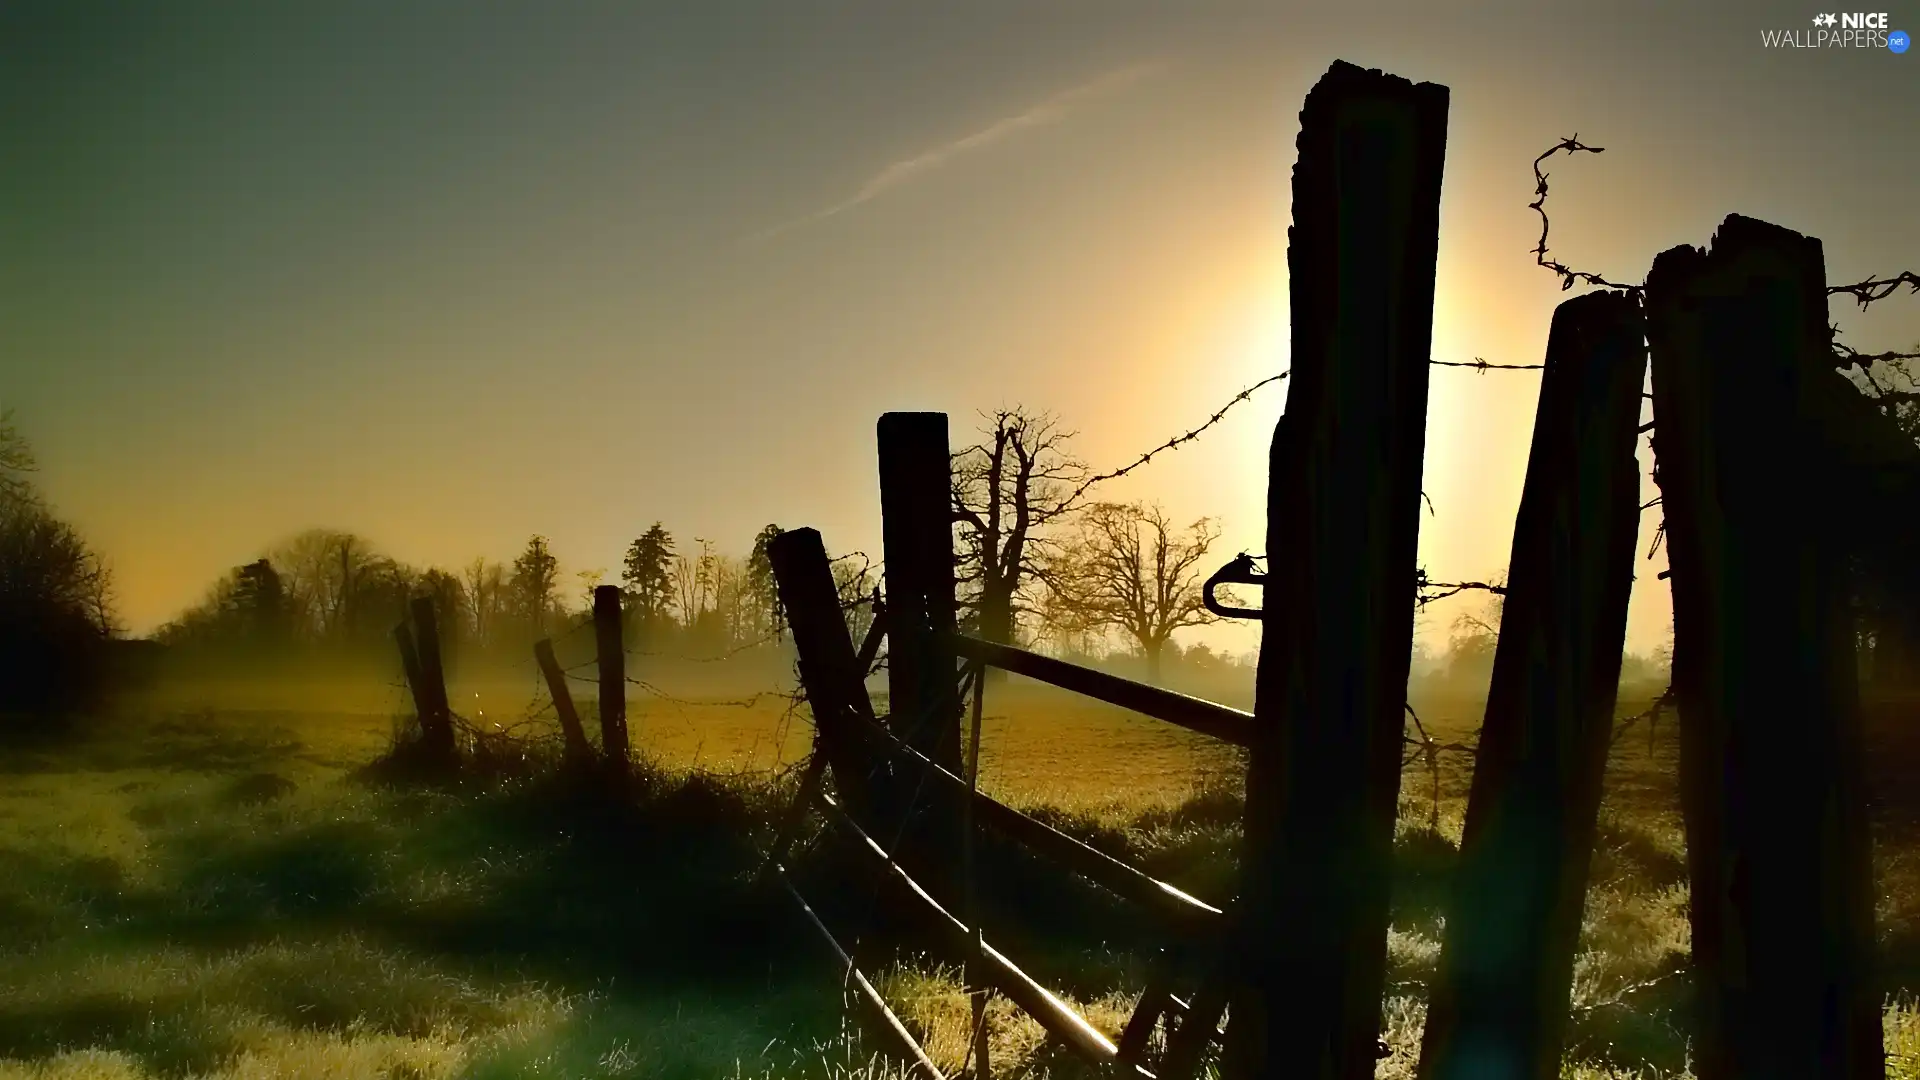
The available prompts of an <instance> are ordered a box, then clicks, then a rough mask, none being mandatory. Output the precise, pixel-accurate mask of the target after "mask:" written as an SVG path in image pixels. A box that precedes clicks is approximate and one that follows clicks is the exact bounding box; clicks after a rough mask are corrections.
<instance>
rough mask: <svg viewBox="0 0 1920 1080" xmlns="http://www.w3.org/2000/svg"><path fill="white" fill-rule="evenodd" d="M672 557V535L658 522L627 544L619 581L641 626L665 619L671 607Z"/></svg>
mask: <svg viewBox="0 0 1920 1080" xmlns="http://www.w3.org/2000/svg"><path fill="white" fill-rule="evenodd" d="M673 560H674V550H673V536H672V535H671V534H669V533H668V532H667V530H666V529H664V528H662V527H661V526H660V523H659V522H657V521H656V522H654V523H653V527H652V528H650V529H648V530H647V531H646V532H645V533H643V534H641V535H640V537H639V538H637V539H636V540H634V542H633V543H631V544H628V545H627V554H626V558H625V560H624V561H623V563H622V567H621V571H620V581H621V585H622V587H623V588H625V590H626V594H627V598H628V600H629V602H630V604H631V606H632V609H633V613H634V618H635V620H636V621H637V623H638V624H639V625H640V626H642V627H648V626H657V625H658V624H660V623H663V622H665V621H666V619H667V614H668V612H669V611H670V610H671V609H672V607H673V592H674V589H673Z"/></svg>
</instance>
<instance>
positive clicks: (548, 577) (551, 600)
mask: <svg viewBox="0 0 1920 1080" xmlns="http://www.w3.org/2000/svg"><path fill="white" fill-rule="evenodd" d="M559 579H560V560H559V559H556V558H554V557H553V552H551V551H550V550H548V548H547V538H546V537H544V536H540V535H538V534H536V535H534V536H532V537H530V538H529V539H528V540H527V547H526V550H524V551H522V552H521V553H520V557H519V558H517V559H515V560H513V577H512V578H511V579H509V581H508V583H507V594H508V596H510V597H511V598H512V601H511V602H512V610H513V613H514V614H515V615H516V616H518V617H519V618H520V620H521V622H522V623H523V624H524V625H525V626H526V627H527V629H528V631H529V632H530V633H531V634H532V635H533V636H534V637H540V636H542V635H543V634H545V633H546V631H547V624H548V621H549V620H550V619H551V617H552V615H553V611H554V607H555V605H556V603H557V602H558V599H559V598H558V596H557V595H556V593H555V590H556V589H557V587H558V585H559Z"/></svg>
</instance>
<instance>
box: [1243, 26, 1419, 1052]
mask: <svg viewBox="0 0 1920 1080" xmlns="http://www.w3.org/2000/svg"><path fill="white" fill-rule="evenodd" d="M1447 93H1448V92H1447V88H1446V87H1444V86H1437V85H1434V84H1431V83H1421V84H1419V85H1417V86H1416V85H1414V84H1413V83H1410V82H1408V81H1407V80H1405V79H1401V78H1397V77H1395V76H1392V75H1387V74H1384V73H1381V72H1378V71H1366V70H1362V69H1361V68H1358V67H1355V66H1353V65H1351V64H1347V63H1344V62H1336V63H1335V64H1334V65H1333V67H1332V68H1331V69H1330V70H1329V71H1328V72H1327V74H1326V75H1324V76H1323V77H1322V78H1321V79H1320V82H1319V83H1318V85H1316V86H1315V87H1314V88H1313V90H1312V92H1311V93H1309V94H1308V95H1307V100H1306V105H1305V107H1304V108H1303V109H1302V111H1301V115H1300V121H1301V130H1300V138H1299V159H1298V161H1297V163H1296V164H1295V166H1294V172H1293V222H1294V224H1293V227H1292V229H1291V230H1290V234H1289V245H1288V255H1287V262H1288V267H1289V274H1290V279H1291V283H1290V286H1289V287H1290V291H1291V294H1292V324H1293V350H1292V356H1293V360H1292V368H1293V380H1292V383H1291V389H1290V390H1289V392H1288V398H1287V411H1286V415H1285V417H1284V418H1283V419H1282V420H1281V422H1280V426H1279V429H1278V430H1277V431H1276V433H1275V435H1274V442H1273V453H1272V459H1271V466H1270V467H1271V477H1270V481H1269V484H1270V486H1269V489H1268V499H1267V556H1268V562H1269V565H1270V566H1271V568H1272V570H1271V572H1270V574H1269V577H1268V584H1267V588H1266V607H1265V611H1266V614H1265V616H1264V618H1263V626H1262V637H1261V649H1260V667H1259V672H1258V675H1257V682H1256V704H1255V710H1254V711H1255V715H1256V728H1257V731H1256V733H1255V737H1254V745H1253V747H1252V753H1251V755H1250V768H1249V771H1248V777H1247V810H1246V815H1247V816H1246V849H1245V856H1244V858H1243V862H1242V865H1243V873H1244V875H1245V880H1244V882H1243V884H1242V892H1241V895H1242V906H1243V908H1244V911H1245V916H1246V918H1245V926H1246V940H1245V943H1244V945H1245V947H1244V948H1243V949H1241V950H1238V951H1237V955H1236V964H1235V968H1236V971H1235V973H1234V975H1235V994H1234V1000H1233V1003H1232V1006H1231V1009H1230V1013H1231V1017H1232V1019H1231V1021H1230V1022H1229V1025H1228V1032H1227V1041H1228V1045H1227V1062H1226V1064H1227V1075H1229V1076H1234V1077H1244V1078H1255V1077H1257V1078H1261V1080H1265V1078H1269V1077H1287V1078H1289V1080H1362V1078H1371V1077H1372V1076H1373V1072H1374V1064H1375V1058H1376V1045H1377V1044H1376V1039H1377V1037H1378V1032H1379V1026H1380V1005H1381V991H1382V988H1383V983H1384V979H1385V968H1386V949H1387V900H1388V884H1389V882H1388V878H1389V864H1390V860H1391V855H1392V849H1393V833H1394V821H1395V817H1396V810H1397V802H1398V797H1399V790H1400V746H1401V743H1400V738H1401V730H1402V726H1401V725H1402V719H1403V714H1402V709H1403V707H1404V703H1405V688H1406V684H1407V672H1408V667H1409V664H1410V662H1411V655H1412V646H1413V600H1414V577H1415V572H1416V564H1415V546H1416V541H1417V539H1418V534H1419V513H1420V472H1421V462H1422V456H1423V454H1424V452H1425V449H1426V412H1427V371H1428V360H1429V346H1430V344H1431V336H1432V328H1433V290H1434V264H1435V259H1436V253H1437V247H1438V242H1439V212H1440V175H1441V167H1442V162H1443V158H1444V157H1445V151H1446V119H1447Z"/></svg>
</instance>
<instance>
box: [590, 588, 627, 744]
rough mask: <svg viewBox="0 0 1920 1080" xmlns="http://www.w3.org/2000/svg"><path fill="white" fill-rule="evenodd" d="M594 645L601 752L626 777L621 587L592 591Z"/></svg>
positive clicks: (623, 642)
mask: <svg viewBox="0 0 1920 1080" xmlns="http://www.w3.org/2000/svg"><path fill="white" fill-rule="evenodd" d="M593 641H594V647H595V649H596V650H597V651H598V653H599V668H600V752H601V753H602V754H603V755H604V756H605V757H606V759H607V768H609V769H611V770H612V771H613V773H614V775H616V776H624V775H626V772H627V767H628V764H629V762H628V756H627V653H626V643H625V641H623V640H622V638H621V634H620V587H619V586H618V585H596V586H594V589H593Z"/></svg>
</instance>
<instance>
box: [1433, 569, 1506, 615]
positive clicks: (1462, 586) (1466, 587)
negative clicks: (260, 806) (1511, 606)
mask: <svg viewBox="0 0 1920 1080" xmlns="http://www.w3.org/2000/svg"><path fill="white" fill-rule="evenodd" d="M1430 589H1438V590H1441V591H1439V592H1428V590H1430ZM1413 590H1414V601H1413V602H1414V606H1415V607H1420V608H1424V607H1426V606H1427V605H1428V604H1431V603H1433V602H1435V601H1437V600H1445V599H1447V598H1448V597H1450V596H1458V595H1459V594H1461V593H1463V592H1489V593H1492V594H1493V595H1495V596H1505V595H1507V587H1506V586H1505V585H1495V584H1493V583H1491V582H1486V581H1434V580H1432V579H1431V578H1429V577H1427V571H1426V569H1425V568H1424V567H1423V568H1421V569H1419V570H1416V571H1414V585H1413Z"/></svg>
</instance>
